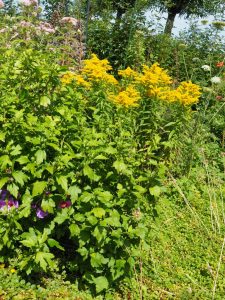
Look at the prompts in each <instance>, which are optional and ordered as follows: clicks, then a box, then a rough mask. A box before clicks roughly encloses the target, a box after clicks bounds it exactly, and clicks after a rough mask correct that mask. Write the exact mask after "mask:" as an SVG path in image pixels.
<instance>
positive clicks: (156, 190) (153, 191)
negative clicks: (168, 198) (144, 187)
mask: <svg viewBox="0 0 225 300" xmlns="http://www.w3.org/2000/svg"><path fill="white" fill-rule="evenodd" d="M149 192H150V194H151V195H152V196H155V197H158V196H159V195H160V193H161V188H160V187H159V186H157V185H156V186H154V187H151V188H149Z"/></svg>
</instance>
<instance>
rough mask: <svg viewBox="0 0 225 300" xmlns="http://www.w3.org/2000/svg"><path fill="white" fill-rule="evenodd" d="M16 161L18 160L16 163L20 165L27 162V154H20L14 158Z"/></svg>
mask: <svg viewBox="0 0 225 300" xmlns="http://www.w3.org/2000/svg"><path fill="white" fill-rule="evenodd" d="M16 161H18V163H20V164H21V165H24V164H27V163H28V162H29V159H28V157H27V156H20V157H19V158H17V159H16Z"/></svg>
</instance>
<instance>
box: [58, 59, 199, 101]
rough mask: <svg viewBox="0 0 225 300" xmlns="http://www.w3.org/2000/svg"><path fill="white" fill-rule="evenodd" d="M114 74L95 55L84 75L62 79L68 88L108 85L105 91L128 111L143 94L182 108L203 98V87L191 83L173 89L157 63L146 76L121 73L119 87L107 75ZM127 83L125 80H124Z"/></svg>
mask: <svg viewBox="0 0 225 300" xmlns="http://www.w3.org/2000/svg"><path fill="white" fill-rule="evenodd" d="M111 70H112V67H111V66H110V64H109V62H108V60H107V59H103V60H100V59H99V58H98V57H97V56H96V55H95V54H93V55H92V56H91V58H90V59H86V60H84V66H83V68H82V70H81V74H76V73H74V72H67V73H65V74H64V75H63V76H62V77H61V82H62V83H63V84H64V85H66V84H70V83H71V82H73V81H74V83H76V84H77V85H79V86H82V87H84V88H86V89H90V88H91V87H93V84H94V83H101V84H105V87H104V88H106V89H105V91H106V93H107V94H108V96H109V98H110V99H111V100H112V101H113V102H114V103H116V104H120V105H123V106H125V107H129V106H137V105H138V101H139V100H140V99H141V94H140V93H143V92H144V94H145V96H146V95H147V96H148V97H155V98H158V99H160V100H163V101H165V102H168V103H172V102H179V103H181V104H182V105H192V104H194V103H197V102H198V100H199V97H200V95H201V92H200V87H199V86H198V85H196V84H193V83H192V82H190V81H189V82H182V83H181V84H180V85H179V86H178V87H177V88H174V87H173V85H172V78H171V77H170V76H169V75H168V74H167V71H166V70H164V69H162V68H160V66H159V64H158V63H154V64H153V65H152V66H151V67H148V66H146V65H144V66H143V72H141V73H138V72H136V71H134V70H132V69H131V68H130V67H128V68H126V69H125V70H119V72H118V74H119V75H120V76H121V77H122V80H121V82H120V85H119V84H118V81H117V80H116V79H115V77H114V76H113V75H111V74H109V73H108V72H109V71H111ZM123 79H125V80H123Z"/></svg>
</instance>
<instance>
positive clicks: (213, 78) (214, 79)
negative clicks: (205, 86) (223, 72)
mask: <svg viewBox="0 0 225 300" xmlns="http://www.w3.org/2000/svg"><path fill="white" fill-rule="evenodd" d="M210 80H211V82H212V83H215V84H218V83H220V82H221V79H220V77H218V76H214V77H212V78H211V79H210Z"/></svg>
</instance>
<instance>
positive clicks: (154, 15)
mask: <svg viewBox="0 0 225 300" xmlns="http://www.w3.org/2000/svg"><path fill="white" fill-rule="evenodd" d="M146 17H147V20H148V21H151V20H158V28H160V27H161V26H162V28H164V26H165V24H166V17H167V14H166V13H163V14H162V13H159V12H157V11H154V12H147V13H146ZM215 19H216V18H215V17H214V16H208V17H206V18H203V19H196V18H195V19H189V20H186V19H184V18H183V17H178V16H177V17H176V19H175V23H174V28H173V31H172V34H173V35H175V36H177V35H178V34H179V32H180V31H182V30H184V29H188V27H189V25H190V23H191V22H192V21H194V20H195V21H196V20H198V24H199V25H200V26H205V25H202V24H201V20H208V21H209V23H210V22H211V21H213V20H215ZM217 20H218V19H217ZM224 34H225V32H224Z"/></svg>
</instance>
